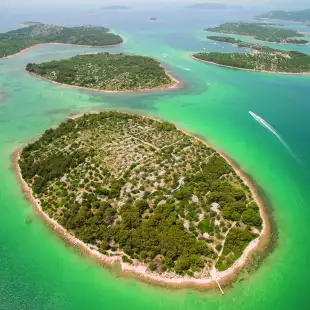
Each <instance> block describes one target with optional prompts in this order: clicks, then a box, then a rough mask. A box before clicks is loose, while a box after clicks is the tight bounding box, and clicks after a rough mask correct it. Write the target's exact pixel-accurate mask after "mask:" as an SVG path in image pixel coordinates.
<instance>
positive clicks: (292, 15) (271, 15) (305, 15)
mask: <svg viewBox="0 0 310 310" xmlns="http://www.w3.org/2000/svg"><path fill="white" fill-rule="evenodd" d="M256 18H257V19H264V18H267V19H277V20H288V21H294V22H309V21H310V9H305V10H298V11H283V10H278V11H270V12H267V13H264V14H261V15H258V16H256Z"/></svg>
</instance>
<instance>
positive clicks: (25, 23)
mask: <svg viewBox="0 0 310 310" xmlns="http://www.w3.org/2000/svg"><path fill="white" fill-rule="evenodd" d="M41 24H42V23H41V22H36V21H31V20H26V21H24V22H22V23H20V25H21V26H34V25H41Z"/></svg>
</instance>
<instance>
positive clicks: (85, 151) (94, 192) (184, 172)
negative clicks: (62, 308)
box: [16, 111, 267, 286]
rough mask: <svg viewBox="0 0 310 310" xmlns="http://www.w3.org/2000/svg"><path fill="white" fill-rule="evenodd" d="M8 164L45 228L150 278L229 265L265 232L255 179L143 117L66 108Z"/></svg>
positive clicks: (204, 276)
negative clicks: (65, 115)
mask: <svg viewBox="0 0 310 310" xmlns="http://www.w3.org/2000/svg"><path fill="white" fill-rule="evenodd" d="M16 168H17V171H18V173H19V176H20V178H21V182H22V184H23V188H24V190H25V191H27V192H28V195H29V196H28V197H29V198H30V199H31V201H32V202H33V203H34V204H35V206H36V208H37V209H38V211H39V212H40V214H42V216H43V217H44V218H45V220H46V221H48V222H49V223H50V224H52V226H53V229H54V230H56V231H58V232H59V233H61V234H62V235H63V236H64V237H66V238H67V239H68V240H69V241H70V242H71V243H74V244H76V245H79V246H80V247H82V248H83V249H84V250H87V252H89V253H90V254H92V255H94V256H96V257H97V258H98V259H100V260H101V261H102V262H105V263H106V264H112V263H116V262H118V263H120V264H121V268H122V270H123V271H129V272H131V273H134V274H136V275H138V276H139V277H140V278H142V279H147V280H150V281H153V282H156V283H164V284H171V285H173V284H176V285H177V286H180V285H182V284H185V285H187V284H196V285H197V286H201V285H204V284H214V281H218V280H221V279H224V278H226V277H229V276H231V275H235V274H236V271H237V270H239V269H240V268H241V267H242V266H244V265H245V263H246V261H247V259H248V258H249V256H250V255H251V253H252V252H253V251H254V250H256V249H257V247H258V246H259V244H260V242H261V239H262V238H263V237H265V236H266V234H267V226H266V223H267V222H266V218H265V213H264V212H263V206H262V204H261V202H260V200H258V197H257V195H256V194H255V192H254V188H253V187H252V186H251V183H250V182H248V180H247V179H246V178H245V177H244V176H243V175H242V174H241V173H240V172H239V171H238V170H237V169H235V168H233V167H232V166H231V164H230V163H228V161H227V159H226V158H224V156H223V155H221V154H219V153H218V152H216V151H215V150H214V149H213V148H211V147H210V146H208V145H206V143H204V142H203V141H202V140H200V139H198V138H196V137H194V136H192V135H190V134H187V133H185V132H183V131H181V130H179V129H177V128H176V126H175V125H174V124H171V123H168V122H163V121H159V120H155V119H152V118H149V117H143V116H138V115H132V114H128V113H121V112H113V111H109V112H101V113H96V114H84V115H82V116H81V115H80V116H78V117H73V118H70V119H68V120H67V121H65V122H63V123H62V124H61V125H59V126H58V127H57V128H55V129H48V130H46V131H45V133H44V134H43V135H42V136H41V137H40V138H39V139H38V140H37V141H35V142H33V143H30V144H28V145H27V146H26V147H24V148H23V150H22V151H21V152H19V153H18V156H17V157H16ZM249 186H250V187H249ZM217 283H218V282H217Z"/></svg>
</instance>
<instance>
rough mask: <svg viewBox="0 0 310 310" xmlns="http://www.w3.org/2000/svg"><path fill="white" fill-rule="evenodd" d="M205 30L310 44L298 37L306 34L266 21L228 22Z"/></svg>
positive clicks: (281, 41)
mask: <svg viewBox="0 0 310 310" xmlns="http://www.w3.org/2000/svg"><path fill="white" fill-rule="evenodd" d="M204 30H205V31H209V32H217V33H226V34H231V35H242V36H250V37H253V38H254V39H256V40H260V41H265V42H275V43H285V44H308V43H309V41H307V40H303V39H297V38H300V37H305V35H304V34H302V33H299V32H297V31H295V30H292V29H286V28H278V27H274V26H271V25H266V24H264V23H245V22H238V23H226V24H222V25H220V26H218V27H213V28H206V29H204Z"/></svg>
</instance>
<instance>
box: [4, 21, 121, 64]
mask: <svg viewBox="0 0 310 310" xmlns="http://www.w3.org/2000/svg"><path fill="white" fill-rule="evenodd" d="M26 23H27V24H29V22H26ZM51 42H55V43H68V44H78V45H91V46H105V45H114V44H118V43H122V42H123V40H122V38H121V37H120V36H118V35H115V34H113V33H109V29H107V28H104V27H93V26H81V27H72V28H68V27H60V26H55V25H45V24H41V23H36V22H30V26H28V27H24V28H20V29H17V30H12V31H9V32H6V33H1V34H0V58H1V57H5V56H8V55H12V54H16V53H18V52H20V51H21V50H23V49H25V48H27V47H30V46H33V45H35V44H39V43H51Z"/></svg>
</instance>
